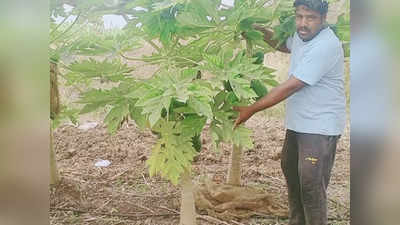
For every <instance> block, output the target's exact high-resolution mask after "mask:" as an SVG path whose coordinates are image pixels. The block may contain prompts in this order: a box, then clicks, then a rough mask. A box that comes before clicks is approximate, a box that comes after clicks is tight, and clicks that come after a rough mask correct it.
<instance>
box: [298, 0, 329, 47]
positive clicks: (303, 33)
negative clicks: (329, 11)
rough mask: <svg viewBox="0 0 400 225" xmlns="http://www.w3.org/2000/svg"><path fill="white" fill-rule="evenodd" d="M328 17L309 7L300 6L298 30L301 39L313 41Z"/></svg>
mask: <svg viewBox="0 0 400 225" xmlns="http://www.w3.org/2000/svg"><path fill="white" fill-rule="evenodd" d="M325 19H326V16H322V15H321V14H319V12H317V11H314V10H312V9H310V8H308V7H307V6H304V5H299V6H297V7H296V28H297V33H298V34H299V37H300V38H301V39H302V40H303V41H309V40H311V39H313V38H314V37H315V36H316V35H317V34H318V32H319V31H320V30H321V29H322V26H323V25H324V23H325Z"/></svg>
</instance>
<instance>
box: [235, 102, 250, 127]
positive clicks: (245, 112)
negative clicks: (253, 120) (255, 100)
mask: <svg viewBox="0 0 400 225" xmlns="http://www.w3.org/2000/svg"><path fill="white" fill-rule="evenodd" d="M233 110H235V111H237V112H239V116H238V118H237V119H236V121H235V124H234V125H233V129H235V128H236V127H237V126H239V125H240V124H241V123H244V122H246V121H247V120H248V119H249V118H250V117H251V116H252V115H253V114H254V113H255V112H254V110H252V108H251V107H250V106H234V107H233Z"/></svg>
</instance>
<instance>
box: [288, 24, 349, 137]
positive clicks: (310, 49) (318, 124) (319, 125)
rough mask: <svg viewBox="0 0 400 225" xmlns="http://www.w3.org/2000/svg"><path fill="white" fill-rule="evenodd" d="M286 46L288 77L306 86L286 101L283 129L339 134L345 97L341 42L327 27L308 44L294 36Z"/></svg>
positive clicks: (343, 117) (344, 121) (343, 116)
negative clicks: (287, 50) (288, 58)
mask: <svg viewBox="0 0 400 225" xmlns="http://www.w3.org/2000/svg"><path fill="white" fill-rule="evenodd" d="M286 46H287V47H288V49H289V50H290V51H291V59H290V69H289V77H290V76H294V77H296V78H297V79H299V80H301V81H303V82H304V83H306V86H305V87H303V88H302V89H300V90H299V91H297V92H296V93H294V94H293V95H292V96H290V97H289V98H288V99H287V102H286V128H287V129H290V130H294V131H296V132H301V133H309V134H322V135H340V134H342V132H343V130H344V127H345V123H346V97H345V91H344V52H343V48H342V44H341V42H340V41H339V39H338V38H337V37H336V35H335V34H334V33H333V31H332V30H331V29H330V28H329V27H327V28H324V29H323V30H321V31H320V33H319V34H318V35H317V36H315V37H314V38H313V39H312V40H310V41H308V42H304V41H303V40H301V39H300V37H299V36H298V34H297V33H295V34H294V36H293V37H291V38H289V39H288V40H287V42H286Z"/></svg>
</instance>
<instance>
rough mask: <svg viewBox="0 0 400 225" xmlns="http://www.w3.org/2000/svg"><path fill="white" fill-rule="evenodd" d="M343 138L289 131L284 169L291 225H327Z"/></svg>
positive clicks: (285, 147) (284, 150)
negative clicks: (328, 194) (328, 193)
mask: <svg viewBox="0 0 400 225" xmlns="http://www.w3.org/2000/svg"><path fill="white" fill-rule="evenodd" d="M339 138H340V136H326V135H319V134H306V133H298V132H295V131H292V130H287V131H286V138H285V142H284V145H283V148H282V154H281V166H282V171H283V174H284V175H285V179H286V184H287V188H288V195H289V225H326V224H327V197H326V189H327V187H328V184H329V179H330V176H331V170H332V166H333V162H334V160H335V153H336V144H337V141H338V139H339Z"/></svg>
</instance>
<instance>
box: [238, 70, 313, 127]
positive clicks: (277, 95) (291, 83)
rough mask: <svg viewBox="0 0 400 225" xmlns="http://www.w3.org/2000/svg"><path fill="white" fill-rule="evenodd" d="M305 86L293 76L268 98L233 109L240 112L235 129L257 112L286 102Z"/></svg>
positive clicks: (268, 95)
mask: <svg viewBox="0 0 400 225" xmlns="http://www.w3.org/2000/svg"><path fill="white" fill-rule="evenodd" d="M305 85H306V84H305V83H304V82H303V81H301V80H299V79H297V78H295V77H293V76H291V77H290V78H289V79H288V80H287V81H285V82H283V83H282V84H280V85H278V86H277V87H275V88H273V89H272V90H271V91H270V92H269V93H268V94H267V95H266V96H264V97H262V98H261V99H260V100H258V101H257V102H255V103H254V104H252V105H250V106H238V107H234V108H233V109H234V110H235V111H238V112H239V116H238V118H237V119H236V121H235V127H236V126H238V125H239V124H241V123H244V122H246V120H248V119H249V118H250V117H251V116H252V115H253V114H255V113H256V112H259V111H261V110H264V109H266V108H269V107H271V106H274V105H276V104H278V103H279V102H281V101H283V100H285V99H286V98H288V97H289V96H291V95H292V94H293V93H295V92H296V91H298V90H300V89H301V88H303V87H304V86H305Z"/></svg>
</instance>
